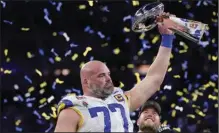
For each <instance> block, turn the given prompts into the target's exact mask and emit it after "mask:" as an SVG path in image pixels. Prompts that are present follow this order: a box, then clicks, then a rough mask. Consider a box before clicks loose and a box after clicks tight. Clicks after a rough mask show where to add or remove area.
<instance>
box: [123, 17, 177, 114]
mask: <svg viewBox="0 0 219 133" xmlns="http://www.w3.org/2000/svg"><path fill="white" fill-rule="evenodd" d="M170 27H171V28H178V27H177V25H176V24H175V23H174V22H172V21H171V20H169V19H164V21H163V23H162V24H159V25H158V28H159V32H160V34H161V35H162V41H161V46H160V48H159V51H158V54H157V56H156V59H155V60H154V62H153V63H152V65H151V66H150V68H149V70H148V72H147V76H146V77H145V78H144V79H143V80H142V81H141V82H140V83H138V84H136V85H135V86H134V87H133V88H132V89H131V90H130V91H127V92H125V95H127V96H128V99H129V104H130V111H134V110H136V109H137V108H139V107H140V106H141V105H142V104H143V103H144V102H145V101H146V100H148V99H149V98H150V97H151V96H152V95H153V94H154V93H155V92H156V91H157V89H158V88H159V87H160V85H161V84H162V82H163V80H164V77H165V74H166V71H167V68H168V64H169V60H170V55H171V48H172V42H173V39H174V35H173V32H172V31H171V30H169V29H168V28H170ZM180 28H181V27H180Z"/></svg>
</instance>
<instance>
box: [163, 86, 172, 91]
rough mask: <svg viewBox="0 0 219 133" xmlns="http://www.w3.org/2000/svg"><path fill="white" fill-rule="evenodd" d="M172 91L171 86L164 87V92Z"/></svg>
mask: <svg viewBox="0 0 219 133" xmlns="http://www.w3.org/2000/svg"><path fill="white" fill-rule="evenodd" d="M171 89H172V86H171V85H165V86H164V90H171Z"/></svg>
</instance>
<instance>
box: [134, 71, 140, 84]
mask: <svg viewBox="0 0 219 133" xmlns="http://www.w3.org/2000/svg"><path fill="white" fill-rule="evenodd" d="M135 77H136V80H137V83H139V82H141V78H140V74H139V73H135Z"/></svg>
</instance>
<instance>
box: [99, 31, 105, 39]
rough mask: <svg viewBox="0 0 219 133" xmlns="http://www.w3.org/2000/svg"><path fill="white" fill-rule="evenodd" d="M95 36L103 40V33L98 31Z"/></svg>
mask: <svg viewBox="0 0 219 133" xmlns="http://www.w3.org/2000/svg"><path fill="white" fill-rule="evenodd" d="M97 34H98V35H99V36H100V38H102V39H103V38H105V36H104V35H103V33H101V32H100V31H98V32H97Z"/></svg>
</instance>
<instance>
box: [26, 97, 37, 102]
mask: <svg viewBox="0 0 219 133" xmlns="http://www.w3.org/2000/svg"><path fill="white" fill-rule="evenodd" d="M34 100H36V98H35V97H33V98H27V99H26V102H31V101H34Z"/></svg>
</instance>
